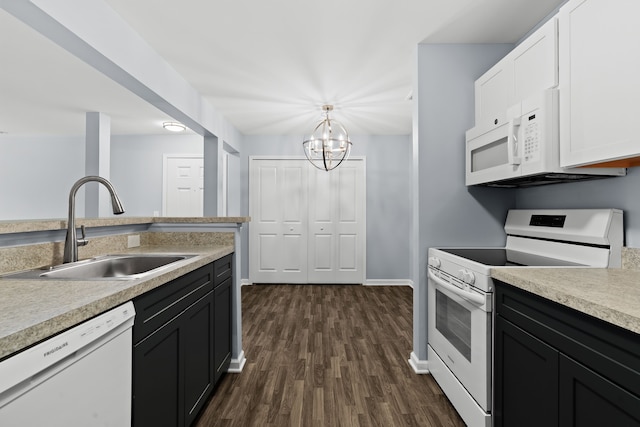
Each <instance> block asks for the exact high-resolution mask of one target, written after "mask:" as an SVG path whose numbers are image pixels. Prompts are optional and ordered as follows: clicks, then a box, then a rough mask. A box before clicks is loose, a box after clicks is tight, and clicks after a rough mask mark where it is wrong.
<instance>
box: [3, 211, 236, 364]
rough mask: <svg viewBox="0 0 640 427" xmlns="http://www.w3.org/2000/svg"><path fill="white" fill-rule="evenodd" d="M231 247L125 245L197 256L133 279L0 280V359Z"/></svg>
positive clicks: (215, 257) (212, 257) (195, 267)
mask: <svg viewBox="0 0 640 427" xmlns="http://www.w3.org/2000/svg"><path fill="white" fill-rule="evenodd" d="M239 222H242V221H239ZM233 251H234V246H233V245H217V246H188V245H163V246H145V247H139V248H134V249H129V250H127V251H123V252H126V253H142V252H144V253H149V252H159V253H180V254H195V255H196V256H195V257H193V258H189V259H186V260H183V261H179V262H177V263H176V264H175V267H173V268H168V269H165V270H161V271H159V272H157V273H154V274H151V275H149V276H147V277H145V278H142V279H135V280H100V281H70V280H16V279H0V359H2V358H4V357H6V356H8V355H10V354H12V353H15V352H17V351H19V350H21V349H24V348H26V347H28V346H31V345H32V344H35V343H37V342H39V341H41V340H43V339H45V338H47V337H50V336H52V335H55V334H57V333H59V332H62V331H64V330H66V329H68V328H70V327H72V326H74V325H77V324H79V323H81V322H83V321H85V320H87V319H90V318H92V317H94V316H96V315H97V314H100V313H102V312H104V311H106V310H109V309H111V308H113V307H116V306H118V305H120V304H122V303H125V302H127V301H129V300H131V299H133V298H135V297H136V296H138V295H141V294H143V293H145V292H148V291H150V290H152V289H154V288H156V287H158V286H160V285H163V284H165V283H167V282H169V281H170V280H173V279H175V278H177V277H180V276H182V275H184V274H186V273H188V272H190V271H193V270H195V269H197V268H199V267H202V266H203V265H206V264H208V263H211V262H213V261H215V260H217V259H219V258H221V257H223V256H225V255H228V254H230V253H232V252H233Z"/></svg>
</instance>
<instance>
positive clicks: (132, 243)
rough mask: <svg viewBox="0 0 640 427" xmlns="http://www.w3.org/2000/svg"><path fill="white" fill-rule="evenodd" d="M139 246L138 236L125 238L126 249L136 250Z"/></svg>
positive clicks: (133, 235)
mask: <svg viewBox="0 0 640 427" xmlns="http://www.w3.org/2000/svg"><path fill="white" fill-rule="evenodd" d="M138 246H140V235H139V234H132V235H131V236H127V247H128V248H137V247H138Z"/></svg>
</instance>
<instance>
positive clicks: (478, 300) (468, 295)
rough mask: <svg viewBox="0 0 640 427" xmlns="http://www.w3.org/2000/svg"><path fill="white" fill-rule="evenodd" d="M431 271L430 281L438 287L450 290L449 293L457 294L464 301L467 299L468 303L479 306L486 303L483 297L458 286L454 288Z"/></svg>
mask: <svg viewBox="0 0 640 427" xmlns="http://www.w3.org/2000/svg"><path fill="white" fill-rule="evenodd" d="M428 271H429V279H431V280H433V281H434V282H436V284H437V285H438V286H440V287H441V288H443V289H446V290H448V291H449V292H451V293H452V294H456V295H458V296H460V297H462V298H464V299H466V300H467V301H471V302H472V303H474V304H477V305H483V304H484V303H485V298H484V297H483V296H481V295H478V294H476V293H474V292H471V291H465V290H464V289H460V288H459V287H457V286H453V285H451V284H449V283H447V282H445V281H444V280H442V279H441V278H439V277H438V276H436V275H435V274H433V272H432V271H431V269H430V268H429V269H428Z"/></svg>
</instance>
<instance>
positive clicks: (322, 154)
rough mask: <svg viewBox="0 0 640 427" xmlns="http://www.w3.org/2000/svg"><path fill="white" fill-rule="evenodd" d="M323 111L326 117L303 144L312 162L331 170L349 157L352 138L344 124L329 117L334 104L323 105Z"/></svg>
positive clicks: (316, 165)
mask: <svg viewBox="0 0 640 427" xmlns="http://www.w3.org/2000/svg"><path fill="white" fill-rule="evenodd" d="M322 111H324V113H325V119H324V120H322V121H321V122H320V123H318V125H317V126H316V128H315V129H314V130H313V132H312V133H311V136H310V137H309V138H307V139H305V140H304V141H303V142H302V146H303V147H304V154H305V155H306V156H307V159H309V161H310V162H311V164H313V165H314V166H315V167H317V168H318V169H322V170H325V171H330V170H331V169H335V168H337V167H338V166H340V163H342V162H343V161H345V160H347V159H348V158H349V153H350V152H351V140H350V139H349V134H348V133H347V130H346V129H345V128H344V126H342V125H341V124H340V123H339V122H337V121H335V120H332V119H330V118H329V111H333V105H323V106H322Z"/></svg>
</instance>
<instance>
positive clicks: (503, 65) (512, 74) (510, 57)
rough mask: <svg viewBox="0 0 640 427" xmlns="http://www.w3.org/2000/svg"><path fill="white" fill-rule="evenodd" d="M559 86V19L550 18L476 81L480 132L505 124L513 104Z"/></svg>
mask: <svg viewBox="0 0 640 427" xmlns="http://www.w3.org/2000/svg"><path fill="white" fill-rule="evenodd" d="M557 85H558V22H557V19H556V18H552V19H550V20H549V21H548V22H547V23H545V24H544V25H543V26H541V27H540V28H538V29H537V30H536V31H535V32H534V33H533V34H531V35H530V36H529V37H527V38H526V39H525V40H524V41H523V42H522V43H520V44H519V45H518V46H516V47H515V48H514V49H513V50H512V51H511V52H509V53H508V54H507V56H505V57H504V58H503V59H502V60H500V62H498V63H497V64H496V65H494V66H493V67H491V68H490V69H489V70H488V71H487V72H486V73H485V74H483V75H482V76H481V77H480V78H479V79H478V80H476V82H475V102H476V105H475V113H476V115H475V119H476V125H475V127H476V128H477V130H478V132H479V133H484V132H487V131H489V130H492V129H493V128H496V127H499V126H502V125H503V124H504V123H505V122H506V113H507V110H508V109H509V108H510V107H511V106H512V105H514V104H517V103H519V102H520V101H522V100H524V99H527V98H529V97H531V96H532V95H537V94H539V93H540V92H542V91H543V90H545V89H549V88H553V87H556V86H557Z"/></svg>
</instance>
